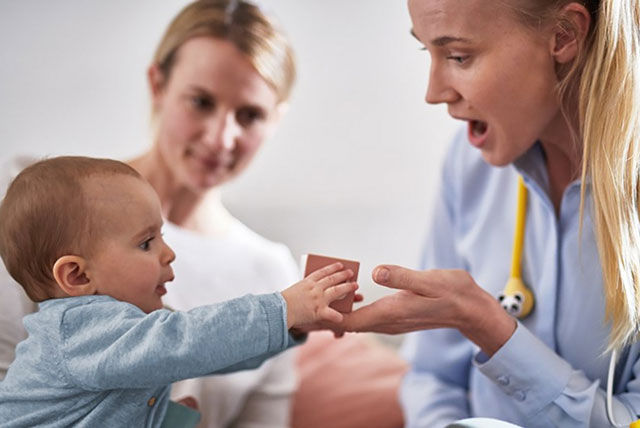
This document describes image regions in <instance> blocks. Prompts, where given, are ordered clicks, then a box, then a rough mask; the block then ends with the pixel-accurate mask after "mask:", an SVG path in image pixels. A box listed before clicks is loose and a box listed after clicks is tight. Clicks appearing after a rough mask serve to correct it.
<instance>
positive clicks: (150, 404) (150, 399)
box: [147, 397, 156, 407]
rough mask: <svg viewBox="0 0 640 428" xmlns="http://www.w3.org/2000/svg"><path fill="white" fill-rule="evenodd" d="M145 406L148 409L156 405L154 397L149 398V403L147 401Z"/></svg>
mask: <svg viewBox="0 0 640 428" xmlns="http://www.w3.org/2000/svg"><path fill="white" fill-rule="evenodd" d="M147 404H148V405H149V407H153V405H154V404H156V397H151V398H149V401H147Z"/></svg>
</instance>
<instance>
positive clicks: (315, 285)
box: [282, 263, 358, 328]
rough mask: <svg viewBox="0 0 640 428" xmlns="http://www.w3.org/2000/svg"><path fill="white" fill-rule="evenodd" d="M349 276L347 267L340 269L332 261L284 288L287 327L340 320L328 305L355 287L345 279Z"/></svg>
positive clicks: (340, 317) (338, 264)
mask: <svg viewBox="0 0 640 428" xmlns="http://www.w3.org/2000/svg"><path fill="white" fill-rule="evenodd" d="M352 276H353V272H352V271H351V270H349V269H347V270H343V266H342V263H334V264H331V265H329V266H326V267H323V268H322V269H318V270H317V271H315V272H313V273H311V274H310V275H309V276H307V277H306V278H305V279H303V280H302V281H300V282H298V283H296V284H294V285H292V286H291V287H289V288H287V289H286V290H284V291H283V292H282V297H284V300H285V301H286V302H287V328H293V327H296V328H304V327H307V328H308V327H313V326H314V325H316V324H319V323H322V322H323V321H328V322H330V323H336V324H338V323H340V322H341V321H342V318H343V316H342V314H341V313H340V312H338V311H336V310H335V309H332V308H330V307H329V304H331V302H333V301H334V300H339V299H342V298H343V297H344V296H346V295H347V294H348V293H350V292H352V291H355V290H356V289H357V288H358V284H357V283H355V282H345V281H346V280H348V279H349V278H351V277H352Z"/></svg>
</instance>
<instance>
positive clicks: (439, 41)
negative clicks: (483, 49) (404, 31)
mask: <svg viewBox="0 0 640 428" xmlns="http://www.w3.org/2000/svg"><path fill="white" fill-rule="evenodd" d="M409 32H410V33H411V35H412V36H413V37H415V38H416V40H418V41H420V39H418V36H417V35H416V33H415V32H414V31H413V29H411V30H410V31H409ZM453 42H460V43H471V40H469V39H465V38H464V37H453V36H441V37H437V38H435V39H433V40H431V44H432V45H434V46H439V47H442V46H446V45H448V44H449V43H453Z"/></svg>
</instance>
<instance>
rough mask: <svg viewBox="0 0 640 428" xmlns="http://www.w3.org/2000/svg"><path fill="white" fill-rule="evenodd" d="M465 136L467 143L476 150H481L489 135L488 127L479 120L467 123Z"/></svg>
mask: <svg viewBox="0 0 640 428" xmlns="http://www.w3.org/2000/svg"><path fill="white" fill-rule="evenodd" d="M468 124H469V126H468V128H467V134H468V137H469V142H470V143H471V144H472V145H473V146H474V147H476V148H481V147H482V146H483V145H484V143H485V142H486V141H487V135H488V134H489V125H488V124H487V122H482V121H480V120H470V121H469V122H468Z"/></svg>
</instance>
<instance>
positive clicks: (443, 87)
mask: <svg viewBox="0 0 640 428" xmlns="http://www.w3.org/2000/svg"><path fill="white" fill-rule="evenodd" d="M458 99H460V94H459V93H458V92H457V91H456V90H455V89H454V88H453V87H452V86H451V84H450V83H449V82H448V81H447V79H446V76H445V75H443V72H442V70H440V69H438V68H436V67H434V66H433V65H432V66H431V72H430V73H429V83H428V85H427V94H426V96H425V101H426V102H427V103H429V104H441V103H447V104H450V103H453V102H455V101H457V100H458Z"/></svg>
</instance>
